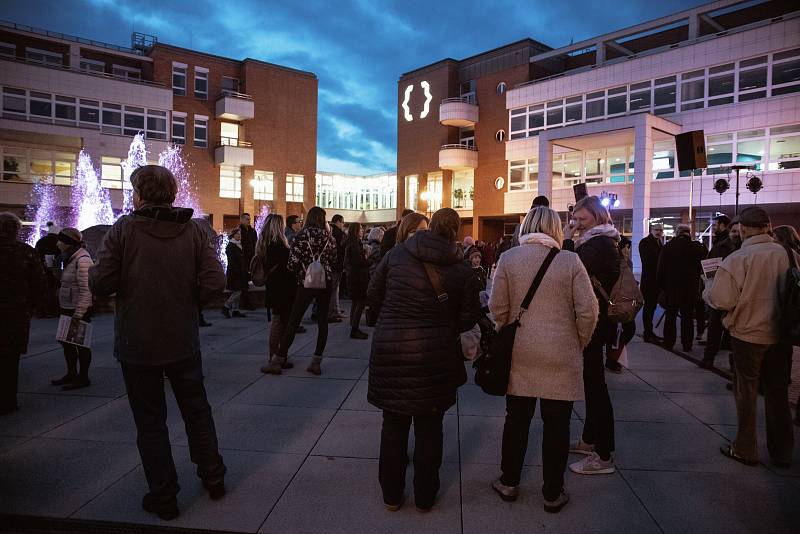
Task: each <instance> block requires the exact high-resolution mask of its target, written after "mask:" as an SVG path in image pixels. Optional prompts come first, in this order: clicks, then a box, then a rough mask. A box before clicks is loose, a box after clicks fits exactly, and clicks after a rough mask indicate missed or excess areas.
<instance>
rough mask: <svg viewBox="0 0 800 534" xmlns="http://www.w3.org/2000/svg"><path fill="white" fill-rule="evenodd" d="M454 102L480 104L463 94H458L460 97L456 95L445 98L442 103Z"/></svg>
mask: <svg viewBox="0 0 800 534" xmlns="http://www.w3.org/2000/svg"><path fill="white" fill-rule="evenodd" d="M452 102H458V103H461V104H470V105H473V106H477V105H478V104H476V103H475V102H474V101H473V99H470V98H466V97H463V96H458V97H455V98H445V99H444V100H442V104H450V103H452Z"/></svg>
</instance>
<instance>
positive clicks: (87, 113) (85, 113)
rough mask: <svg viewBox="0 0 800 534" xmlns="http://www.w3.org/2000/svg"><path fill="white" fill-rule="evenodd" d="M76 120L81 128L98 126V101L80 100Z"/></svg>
mask: <svg viewBox="0 0 800 534" xmlns="http://www.w3.org/2000/svg"><path fill="white" fill-rule="evenodd" d="M78 120H79V121H80V125H81V127H83V128H99V127H100V102H98V101H97V100H84V99H81V100H80V108H79V111H78Z"/></svg>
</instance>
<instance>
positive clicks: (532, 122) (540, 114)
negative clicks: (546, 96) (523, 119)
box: [528, 104, 544, 135]
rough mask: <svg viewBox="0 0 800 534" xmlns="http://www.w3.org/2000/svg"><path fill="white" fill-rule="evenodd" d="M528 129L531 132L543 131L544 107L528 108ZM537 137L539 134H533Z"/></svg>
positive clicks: (541, 105) (540, 105)
mask: <svg viewBox="0 0 800 534" xmlns="http://www.w3.org/2000/svg"><path fill="white" fill-rule="evenodd" d="M528 110H529V115H528V128H529V129H531V130H541V129H543V128H544V105H543V104H539V105H538V106H531V107H529V108H528ZM533 135H537V134H533Z"/></svg>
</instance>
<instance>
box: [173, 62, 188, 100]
mask: <svg viewBox="0 0 800 534" xmlns="http://www.w3.org/2000/svg"><path fill="white" fill-rule="evenodd" d="M172 94H173V95H176V96H186V64H185V63H176V62H173V63H172Z"/></svg>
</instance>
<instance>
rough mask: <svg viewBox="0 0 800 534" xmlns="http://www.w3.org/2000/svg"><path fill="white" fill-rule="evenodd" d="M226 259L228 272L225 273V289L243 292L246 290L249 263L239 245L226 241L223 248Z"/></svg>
mask: <svg viewBox="0 0 800 534" xmlns="http://www.w3.org/2000/svg"><path fill="white" fill-rule="evenodd" d="M225 255H226V256H227V257H228V270H227V271H226V272H225V288H226V289H230V290H231V291H244V290H246V289H247V278H248V274H247V269H248V268H249V267H250V263H249V262H248V261H247V258H246V257H245V255H244V252H243V250H242V246H241V244H240V243H238V244H237V243H236V242H234V241H228V246H226V247H225Z"/></svg>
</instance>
